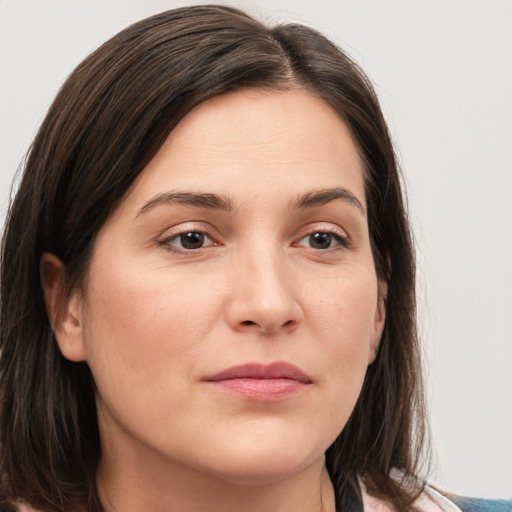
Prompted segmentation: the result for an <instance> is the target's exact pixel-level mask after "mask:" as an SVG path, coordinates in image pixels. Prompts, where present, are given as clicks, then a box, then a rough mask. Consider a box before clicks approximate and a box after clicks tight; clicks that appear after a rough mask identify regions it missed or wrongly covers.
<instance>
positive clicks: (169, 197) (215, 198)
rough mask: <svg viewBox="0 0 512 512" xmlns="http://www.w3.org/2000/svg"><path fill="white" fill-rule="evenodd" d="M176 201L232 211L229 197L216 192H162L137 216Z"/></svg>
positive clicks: (145, 205) (146, 204)
mask: <svg viewBox="0 0 512 512" xmlns="http://www.w3.org/2000/svg"><path fill="white" fill-rule="evenodd" d="M169 203H171V204H172V203H178V204H186V205H190V206H197V207H199V208H208V209H211V210H222V211H227V212H229V211H232V210H233V204H232V202H231V199H229V197H223V196H219V195H217V194H202V193H194V192H164V193H162V194H158V195H156V196H155V197H153V198H152V199H150V200H149V201H148V202H147V203H145V204H144V206H143V207H142V208H141V209H140V210H139V212H138V213H137V217H139V216H141V215H144V214H145V213H147V212H149V211H150V210H152V209H153V208H156V207H157V206H160V205H162V204H169Z"/></svg>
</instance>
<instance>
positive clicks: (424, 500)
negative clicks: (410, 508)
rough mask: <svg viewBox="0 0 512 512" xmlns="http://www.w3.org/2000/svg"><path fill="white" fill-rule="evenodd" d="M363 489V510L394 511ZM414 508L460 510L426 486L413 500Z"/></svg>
mask: <svg viewBox="0 0 512 512" xmlns="http://www.w3.org/2000/svg"><path fill="white" fill-rule="evenodd" d="M361 488H362V489H363V506H364V511H365V512H395V511H394V509H393V508H391V506H390V505H388V504H387V503H385V502H382V501H380V500H378V499H377V498H374V497H372V496H369V495H368V494H367V493H366V492H365V491H364V486H361ZM414 507H415V508H416V510H419V511H421V512H461V510H460V508H459V507H458V506H457V505H455V503H453V502H452V501H450V500H449V499H448V498H445V497H444V496H443V495H442V494H440V493H438V492H437V491H436V490H435V489H432V488H431V487H428V486H426V487H425V491H424V492H422V493H421V495H420V497H419V498H418V499H417V500H416V501H415V502H414Z"/></svg>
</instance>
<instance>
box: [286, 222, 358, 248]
mask: <svg viewBox="0 0 512 512" xmlns="http://www.w3.org/2000/svg"><path fill="white" fill-rule="evenodd" d="M314 233H328V234H330V235H333V236H334V237H336V238H337V239H338V240H339V243H340V245H339V246H337V247H332V248H329V249H314V248H311V249H312V250H316V251H324V252H325V251H329V250H333V249H336V248H338V247H341V248H348V247H350V246H351V245H352V240H351V238H350V236H349V234H348V233H347V232H346V231H345V230H344V229H342V228H341V227H339V226H337V225H336V224H331V223H325V222H315V223H312V224H308V225H307V226H305V227H304V228H302V229H301V230H300V232H299V234H298V236H297V237H296V238H295V240H296V242H294V245H296V244H298V242H300V241H301V240H303V239H304V238H306V237H307V236H310V235H312V234H314Z"/></svg>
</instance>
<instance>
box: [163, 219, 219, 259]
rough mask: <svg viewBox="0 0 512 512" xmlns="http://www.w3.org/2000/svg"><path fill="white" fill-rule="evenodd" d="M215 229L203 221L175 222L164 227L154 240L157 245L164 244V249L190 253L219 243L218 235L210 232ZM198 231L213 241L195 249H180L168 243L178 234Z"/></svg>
mask: <svg viewBox="0 0 512 512" xmlns="http://www.w3.org/2000/svg"><path fill="white" fill-rule="evenodd" d="M213 231H216V230H215V229H214V228H213V227H212V226H211V225H210V224H208V223H205V222H201V221H198V222H194V221H188V222H183V223H181V224H177V225H176V226H173V227H171V228H168V229H166V230H165V231H164V232H163V233H162V234H161V235H159V236H158V237H157V239H156V242H157V244H158V245H159V246H164V247H165V248H166V249H168V250H170V251H173V252H177V253H192V252H198V251H200V250H201V249H209V248H210V247H213V246H216V245H220V242H219V236H215V235H214V234H213V233H212V232H213ZM191 232H198V233H202V234H203V235H204V236H205V237H207V238H208V239H210V240H211V241H212V242H213V243H209V244H208V245H205V246H203V247H200V248H198V249H196V250H193V249H180V248H179V247H176V246H173V245H171V244H170V242H171V241H172V240H175V239H176V238H178V237H179V236H180V235H183V234H185V233H191Z"/></svg>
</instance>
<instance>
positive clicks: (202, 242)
mask: <svg viewBox="0 0 512 512" xmlns="http://www.w3.org/2000/svg"><path fill="white" fill-rule="evenodd" d="M160 245H163V246H166V247H167V248H168V249H169V250H172V251H176V252H179V251H182V252H183V251H196V250H199V249H202V248H204V247H210V246H211V245H216V244H215V242H214V241H213V240H212V239H211V238H210V237H209V236H208V235H206V234H205V233H203V232H201V231H184V232H183V233H178V234H176V235H173V236H171V237H167V238H165V239H163V240H162V241H161V242H160Z"/></svg>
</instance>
